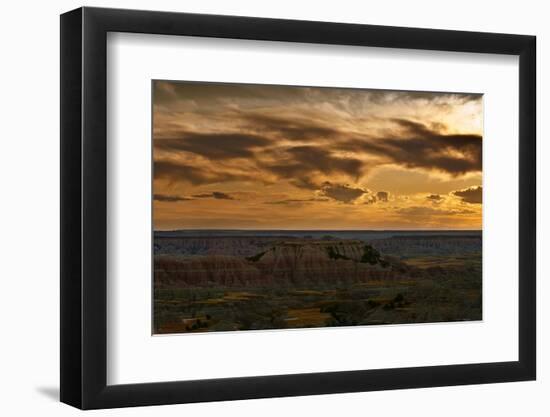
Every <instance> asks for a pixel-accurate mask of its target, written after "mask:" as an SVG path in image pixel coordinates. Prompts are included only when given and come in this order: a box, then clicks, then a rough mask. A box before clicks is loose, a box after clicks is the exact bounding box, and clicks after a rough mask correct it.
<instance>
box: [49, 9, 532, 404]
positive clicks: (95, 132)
mask: <svg viewBox="0 0 550 417" xmlns="http://www.w3.org/2000/svg"><path fill="white" fill-rule="evenodd" d="M108 32H131V33H146V34H162V35H174V36H178V35H186V36H198V37H216V38H235V39H253V40H265V41H285V42H305V43H318V44H332V45H358V46H370V47H383V48H404V49H420V50H440V51H457V52H477V53H490V54H507V55H517V56H519V103H518V112H519V132H518V137H519V155H518V158H519V242H518V243H519V277H520V279H519V293H518V299H519V360H518V361H513V362H495V363H477V364H466V365H445V366H423V367H410V368H396V369H375V370H357V371H343V372H325V373H309V374H292V375H274V376H256V377H239V378H225V379H209V380H198V381H176V382H161V383H142V384H129V385H112V386H109V385H107V383H106V381H107V379H106V376H107V303H106V300H107V273H106V263H107V262H106V261H107V260H106V258H107V252H106V247H107V180H108V178H107V140H106V127H107V111H106V93H107V87H106V85H107V73H106V59H107V58H106V55H107V54H106V46H107V33H108ZM535 45H536V38H535V37H534V36H524V35H510V34H494V33H479V32H461V31H448V30H431V29H415V28H403V27H387V26H371V25H358V24H341V23H325V22H312V21H293V20H279V19H265V18H251V17H233V16H217V15H199V14H185V13H169V12H151V11H136V10H119V9H102V8H88V7H84V8H80V9H77V10H73V11H70V12H68V13H65V14H63V15H61V54H60V56H61V310H60V314H61V401H62V402H64V403H67V404H70V405H72V406H75V407H78V408H81V409H96V408H112V407H125V406H143V405H157V404H175V403H190V402H201V401H218V400H238V399H250V398H264V397H282V396H298V395H314V394H329V393H343V392H357V391H376V390H388V389H402V388H421V387H435V386H450V385H463V384H481V383H496V382H507V381H525V380H534V379H535V378H536V304H535V302H536V297H535V295H536V267H535V265H536V262H535V261H536V259H535V257H536V250H535V249H536V144H535V106H536V99H535V94H536V92H535V87H536V84H535V83H536V81H535V79H536V77H535V75H536V73H535V66H536V65H535V62H536V56H535V54H536V52H535V51H536V47H535ZM503 233H504V232H503Z"/></svg>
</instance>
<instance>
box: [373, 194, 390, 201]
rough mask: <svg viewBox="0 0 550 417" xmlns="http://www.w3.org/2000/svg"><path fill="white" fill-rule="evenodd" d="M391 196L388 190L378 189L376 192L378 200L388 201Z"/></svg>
mask: <svg viewBox="0 0 550 417" xmlns="http://www.w3.org/2000/svg"><path fill="white" fill-rule="evenodd" d="M388 197H389V193H388V192H387V191H378V192H377V193H376V199H377V200H378V201H383V202H387V201H388Z"/></svg>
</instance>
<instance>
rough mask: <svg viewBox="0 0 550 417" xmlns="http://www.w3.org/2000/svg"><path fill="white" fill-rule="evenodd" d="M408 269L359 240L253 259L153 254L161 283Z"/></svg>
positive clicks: (267, 280) (284, 245)
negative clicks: (381, 255) (383, 256)
mask: <svg viewBox="0 0 550 417" xmlns="http://www.w3.org/2000/svg"><path fill="white" fill-rule="evenodd" d="M406 273H407V271H406V270H405V269H404V266H403V265H402V264H399V263H394V262H390V261H388V260H385V259H383V258H380V256H379V254H378V253H377V252H376V251H375V250H373V248H372V247H370V246H369V245H365V244H364V243H363V242H361V241H359V240H334V241H313V240H291V241H284V242H278V243H276V244H274V245H273V246H272V247H270V248H268V249H266V250H265V251H263V252H260V253H257V254H255V255H253V256H250V257H246V258H244V257H237V256H227V255H206V256H181V255H180V256H178V255H157V256H155V285H157V286H182V287H185V286H196V285H200V286H204V285H206V286H208V285H223V286H244V285H254V286H262V285H274V284H275V285H277V284H281V285H300V284H304V285H306V284H325V283H326V284H339V283H350V282H364V281H368V280H378V279H396V278H400V277H403V276H404V275H405V274H406Z"/></svg>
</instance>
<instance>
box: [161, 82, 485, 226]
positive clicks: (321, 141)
mask: <svg viewBox="0 0 550 417" xmlns="http://www.w3.org/2000/svg"><path fill="white" fill-rule="evenodd" d="M482 116H483V109H482V96H481V95H480V94H458V93H431V92H409V91H389V90H388V91H386V90H365V89H343V88H318V87H292V86H271V85H252V84H222V83H197V82H172V81H153V144H154V147H153V158H154V182H153V189H154V205H153V209H154V213H153V218H154V227H155V230H174V229H294V230H306V229H324V230H329V229H330V230H367V229H378V230H379V229H481V214H482V213H481V212H482V210H481V208H482V204H481V194H482V187H481V186H482V174H481V169H482V158H481V156H482V130H483V127H482V120H483V117H482Z"/></svg>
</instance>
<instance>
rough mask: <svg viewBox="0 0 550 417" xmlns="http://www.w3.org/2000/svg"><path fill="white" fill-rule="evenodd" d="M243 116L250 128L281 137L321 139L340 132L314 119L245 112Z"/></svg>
mask: <svg viewBox="0 0 550 417" xmlns="http://www.w3.org/2000/svg"><path fill="white" fill-rule="evenodd" d="M243 118H244V120H246V121H247V123H248V124H249V127H250V128H253V129H255V130H258V131H260V132H265V131H268V132H270V133H275V134H277V135H278V136H280V137H281V138H283V139H289V140H307V139H320V138H326V137H334V136H336V135H339V134H340V132H339V131H338V130H336V129H332V128H330V127H326V126H321V125H320V124H318V122H315V121H312V120H297V119H290V118H283V117H275V116H268V115H263V114H250V115H248V114H245V115H243Z"/></svg>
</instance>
